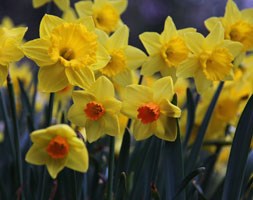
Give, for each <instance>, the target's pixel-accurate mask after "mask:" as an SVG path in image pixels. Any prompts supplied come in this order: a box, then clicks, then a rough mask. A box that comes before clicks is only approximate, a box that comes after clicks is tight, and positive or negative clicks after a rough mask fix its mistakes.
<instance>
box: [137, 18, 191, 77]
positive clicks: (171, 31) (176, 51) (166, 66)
mask: <svg viewBox="0 0 253 200" xmlns="http://www.w3.org/2000/svg"><path fill="white" fill-rule="evenodd" d="M194 31H195V29H193V28H186V29H182V30H177V29H176V27H175V24H174V23H173V21H172V19H171V17H167V19H166V21H165V24H164V30H163V32H162V33H161V34H158V33H155V32H145V33H142V34H141V35H140V39H141V42H142V43H143V45H144V47H145V48H146V50H147V52H148V54H149V58H148V60H147V62H145V63H144V64H143V66H142V69H141V73H142V74H144V75H153V74H154V73H155V72H158V71H160V72H161V74H162V75H163V76H168V75H169V76H172V78H173V80H174V81H175V79H176V68H177V66H178V65H179V64H180V63H181V62H182V61H184V60H185V59H186V58H188V55H189V54H190V50H189V48H188V47H187V45H186V42H185V39H184V33H186V32H194Z"/></svg>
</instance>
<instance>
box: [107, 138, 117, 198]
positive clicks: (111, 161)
mask: <svg viewBox="0 0 253 200" xmlns="http://www.w3.org/2000/svg"><path fill="white" fill-rule="evenodd" d="M114 146H115V138H114V137H112V136H110V152H109V172H108V191H107V197H108V198H107V200H112V199H113V171H114Z"/></svg>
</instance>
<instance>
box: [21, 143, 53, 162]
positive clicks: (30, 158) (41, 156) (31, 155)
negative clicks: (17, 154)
mask: <svg viewBox="0 0 253 200" xmlns="http://www.w3.org/2000/svg"><path fill="white" fill-rule="evenodd" d="M48 159H49V156H48V154H47V152H46V151H45V149H44V148H42V147H40V146H37V145H36V144H33V145H32V146H31V148H30V149H29V151H28V152H27V153H26V156H25V160H26V162H29V163H31V164H34V165H44V164H46V163H47V161H48Z"/></svg>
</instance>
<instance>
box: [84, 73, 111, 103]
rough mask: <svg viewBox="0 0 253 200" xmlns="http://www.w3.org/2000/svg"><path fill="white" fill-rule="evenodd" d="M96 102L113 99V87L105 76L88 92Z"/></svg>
mask: <svg viewBox="0 0 253 200" xmlns="http://www.w3.org/2000/svg"><path fill="white" fill-rule="evenodd" d="M88 91H89V92H90V93H92V94H94V96H95V97H96V98H97V99H98V100H100V99H101V100H102V99H107V98H112V97H114V94H115V93H114V87H113V84H112V82H111V81H110V80H109V79H108V78H106V77H105V76H100V77H99V78H98V79H97V80H96V82H95V83H94V84H93V85H92V86H91V87H90V89H89V90H88Z"/></svg>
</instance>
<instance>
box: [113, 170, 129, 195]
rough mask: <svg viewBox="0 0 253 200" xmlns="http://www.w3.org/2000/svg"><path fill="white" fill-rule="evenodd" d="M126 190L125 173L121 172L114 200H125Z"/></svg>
mask: <svg viewBox="0 0 253 200" xmlns="http://www.w3.org/2000/svg"><path fill="white" fill-rule="evenodd" d="M126 193H127V188H126V173H125V172H122V173H121V174H120V180H119V185H118V190H117V193H116V197H115V200H124V199H125V198H126Z"/></svg>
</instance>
